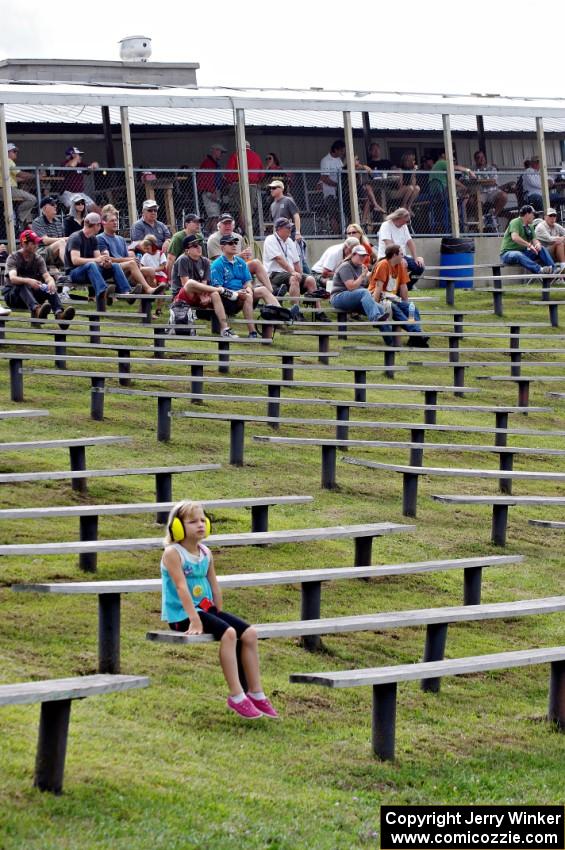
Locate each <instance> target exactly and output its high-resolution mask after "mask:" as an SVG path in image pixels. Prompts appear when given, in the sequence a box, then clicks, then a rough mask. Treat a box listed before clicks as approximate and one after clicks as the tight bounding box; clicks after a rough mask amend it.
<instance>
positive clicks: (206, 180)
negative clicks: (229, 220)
mask: <svg viewBox="0 0 565 850" xmlns="http://www.w3.org/2000/svg"><path fill="white" fill-rule="evenodd" d="M225 153H226V148H225V147H224V146H223V145H221V144H219V143H217V142H215V143H214V144H213V145H211V146H210V153H208V154H206V156H205V157H204V159H203V160H202V162H201V163H200V165H199V166H198V168H199V169H201V171H199V172H198V174H197V175H196V188H197V189H198V191H199V192H200V196H201V198H202V203H203V205H204V209H205V211H206V216H207V218H206V230H207V232H208V233H213V232H214V230H215V229H216V227H217V224H218V219H219V217H220V215H221V212H222V199H223V194H224V187H225V183H226V180H225V176H224V174H223V172H222V170H221V168H222V166H221V165H220V159H221V158H222V155H223V154H225ZM202 171H204V172H206V171H210V172H212V173H210V174H206V173H202ZM185 222H186V219H185ZM188 235H190V234H188ZM177 256H179V255H178V254H177Z"/></svg>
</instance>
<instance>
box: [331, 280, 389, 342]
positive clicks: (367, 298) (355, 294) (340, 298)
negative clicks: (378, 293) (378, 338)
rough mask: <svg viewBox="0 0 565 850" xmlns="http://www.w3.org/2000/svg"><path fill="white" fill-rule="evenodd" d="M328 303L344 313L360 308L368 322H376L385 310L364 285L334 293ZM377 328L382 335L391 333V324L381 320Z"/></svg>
mask: <svg viewBox="0 0 565 850" xmlns="http://www.w3.org/2000/svg"><path fill="white" fill-rule="evenodd" d="M330 303H331V305H332V307H335V309H336V310H342V311H344V312H345V313H353V312H354V311H355V310H362V311H363V313H365V315H366V316H367V318H368V319H369V321H370V322H377V321H378V320H379V318H380V317H381V316H382V315H383V314H384V312H385V311H384V309H383V308H382V307H381V305H380V304H377V302H376V301H375V299H374V298H373V296H372V295H371V293H370V292H369V290H368V289H365V288H364V287H360V288H359V289H351V290H349V289H348V290H346V291H345V292H338V293H336V295H332V297H331V299H330ZM379 330H380V332H381V333H382V334H383V336H384V335H385V334H390V333H392V328H391V326H390V325H385V324H384V323H381V322H379Z"/></svg>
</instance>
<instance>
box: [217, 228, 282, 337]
mask: <svg viewBox="0 0 565 850" xmlns="http://www.w3.org/2000/svg"><path fill="white" fill-rule="evenodd" d="M220 247H221V249H222V255H221V256H220V257H218V258H217V259H216V260H214V262H213V263H212V267H211V279H210V283H211V285H212V286H218V287H220V288H221V289H222V290H223V293H221V294H222V300H223V304H224V309H225V311H226V314H227V315H228V316H234V315H235V314H236V313H239V312H240V310H243V315H244V316H245V318H246V320H247V328H248V330H249V336H250V337H251V338H255V337H257V336H258V334H257V328H256V327H255V322H254V320H253V303H254V301H258V300H259V299H263V301H264V302H265V304H272V305H274V306H275V307H280V304H279V302H278V301H277V299H276V298H275V296H274V295H273V293H272V292H271V291H270V289H267V288H266V287H264V286H257V287H255V289H253V286H252V281H253V276H252V274H251V272H250V271H249V268H248V266H247V263H246V262H245V260H243V259H242V258H241V257H239V256H238V249H239V240H238V239H237V236H236V234H233V233H232V234H226V235H225V236H222V237H221V239H220Z"/></svg>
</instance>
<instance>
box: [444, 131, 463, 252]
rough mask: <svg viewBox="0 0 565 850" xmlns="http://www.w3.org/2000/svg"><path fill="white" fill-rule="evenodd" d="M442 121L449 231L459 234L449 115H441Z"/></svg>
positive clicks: (454, 234) (455, 234)
mask: <svg viewBox="0 0 565 850" xmlns="http://www.w3.org/2000/svg"><path fill="white" fill-rule="evenodd" d="M441 118H442V121H443V145H444V148H445V158H446V160H447V194H448V197H449V218H450V221H451V233H452V235H453V236H460V235H461V230H460V228H459V209H458V207H457V189H456V187H455V167H454V163H453V142H452V141H451V120H450V117H449V115H442V116H441Z"/></svg>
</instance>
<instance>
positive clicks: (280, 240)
mask: <svg viewBox="0 0 565 850" xmlns="http://www.w3.org/2000/svg"><path fill="white" fill-rule="evenodd" d="M291 227H292V224H291V222H290V221H289V219H288V218H277V220H276V221H275V232H274V233H272V234H271V235H270V236H267V238H266V239H265V242H264V244H263V260H264V261H265V268H266V269H267V274H268V275H269V276H270V280H271V285H272V287H273V290H274V291H275V292H276V293H277V294H278V295H280V296H281V297H282V295H283V294H286V291H287V289H288V293H289V295H290V299H291V301H293V302H294V304H293V306H292V307H291V310H290V312H291V315H292V317H293V319H295V320H298V321H303V319H304V316H303V315H302V313H301V312H300V307H299V306H298V298H299V296H300V293H301V292H304V293H306V294H307V293H309V292H314V291H315V289H316V281H315V280H314V278H313V277H312V275H306V274H303V273H302V263H301V262H300V258H299V256H298V250H297V248H296V245H295V243H294V242H293V241H292V239H291V238H290V230H291ZM281 287H285V289H284V292H282V293H281ZM316 311H317V312H316V313H315V314H314V318H315V320H316V321H317V322H328V321H329V319H328V317H327V316H326V314H325V313H324V312H322V311H321V310H320V303H319V301H316Z"/></svg>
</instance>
